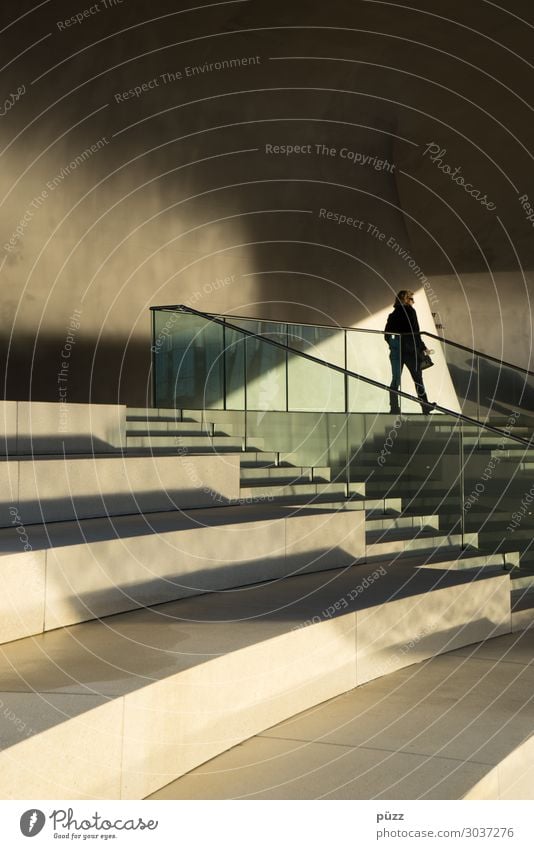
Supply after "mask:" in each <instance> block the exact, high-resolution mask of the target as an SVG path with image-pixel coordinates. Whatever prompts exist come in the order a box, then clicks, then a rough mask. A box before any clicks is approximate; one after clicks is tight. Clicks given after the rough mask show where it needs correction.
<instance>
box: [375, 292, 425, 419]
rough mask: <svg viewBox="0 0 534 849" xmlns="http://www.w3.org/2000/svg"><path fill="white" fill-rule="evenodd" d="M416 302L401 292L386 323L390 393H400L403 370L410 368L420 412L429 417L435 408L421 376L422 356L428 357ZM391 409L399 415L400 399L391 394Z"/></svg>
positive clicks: (407, 294) (409, 293)
mask: <svg viewBox="0 0 534 849" xmlns="http://www.w3.org/2000/svg"><path fill="white" fill-rule="evenodd" d="M413 302H414V299H413V292H410V291H409V290H408V289H401V291H400V292H398V294H397V297H396V298H395V303H394V304H393V312H392V313H390V314H389V316H388V320H387V323H386V328H385V331H384V336H385V339H386V342H387V343H388V345H389V359H390V362H391V389H400V383H401V373H402V367H403V366H407V368H408V371H409V372H410V374H411V376H412V379H413V382H414V384H415V390H416V392H417V397H418V398H419V401H420V404H421V410H422V411H423V413H425V415H428V413H430V411H431V410H432V409H433V407H432V403H431V402H430V401H429V400H428V398H427V397H426V391H425V387H424V384H423V376H422V373H421V355H422V354H426V353H428V350H427V348H426V346H425V343H424V342H423V340H422V339H421V331H420V329H419V322H418V321H417V313H416V311H415V309H414V307H413ZM389 407H390V412H391V413H399V412H400V407H399V396H398V395H396V394H395V392H390V393H389Z"/></svg>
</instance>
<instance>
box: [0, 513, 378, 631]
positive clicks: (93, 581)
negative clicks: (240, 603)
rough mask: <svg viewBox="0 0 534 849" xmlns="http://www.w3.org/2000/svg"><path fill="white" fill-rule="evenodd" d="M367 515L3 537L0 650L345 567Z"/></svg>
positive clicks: (143, 519) (145, 520) (186, 520)
mask: <svg viewBox="0 0 534 849" xmlns="http://www.w3.org/2000/svg"><path fill="white" fill-rule="evenodd" d="M364 523H365V515H364V513H363V512H360V513H359V514H356V515H353V514H352V513H349V512H343V511H336V510H330V509H314V510H313V511H311V510H306V509H305V508H302V509H300V510H298V511H296V510H295V509H294V508H292V507H289V508H285V507H279V506H271V505H267V506H266V505H265V504H264V505H261V506H258V507H256V506H241V505H236V506H231V507H214V508H211V509H206V510H203V509H199V510H192V511H173V512H162V513H153V514H151V515H145V516H141V515H131V516H120V517H113V518H111V517H105V518H101V519H87V520H77V521H71V522H56V523H52V524H48V525H46V526H45V525H34V526H33V527H31V528H27V529H26V531H27V535H28V539H29V548H28V550H26V551H25V550H24V545H23V544H22V543H21V537H20V535H19V534H18V533H17V529H16V528H14V527H12V528H6V529H4V530H1V531H0V567H1V568H0V587H1V590H2V592H1V593H0V642H6V641H8V640H15V639H20V638H21V637H25V636H28V635H30V634H37V633H41V632H42V631H50V630H52V629H54V628H59V627H64V626H66V625H71V624H73V623H76V622H82V621H86V620H89V619H93V618H97V617H98V618H102V617H104V616H109V615H112V614H115V613H120V612H122V611H126V610H132V609H135V608H137V607H141V606H145V605H151V604H159V603H162V602H167V601H170V600H174V599H179V598H185V597H188V596H193V595H198V594H200V593H205V592H214V591H218V592H221V591H226V590H228V589H231V588H232V587H235V586H245V585H248V584H255V583H258V582H260V581H269V580H279V579H280V578H282V577H287V576H288V575H291V574H297V573H304V572H311V571H319V570H322V571H324V570H326V569H332V568H339V567H340V566H348V565H350V564H352V563H354V562H355V561H356V560H359V559H362V558H363V557H364V555H365V532H364Z"/></svg>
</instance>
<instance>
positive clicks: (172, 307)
mask: <svg viewBox="0 0 534 849" xmlns="http://www.w3.org/2000/svg"><path fill="white" fill-rule="evenodd" d="M150 309H151V310H156V311H157V310H171V311H175V310H180V311H182V312H183V311H184V309H188V310H191V311H192V312H193V313H195V314H197V315H201V316H203V317H204V318H208V319H215V318H222V319H223V320H224V319H226V318H230V319H233V318H235V319H241V320H242V321H263V322H273V323H274V324H288V325H294V326H295V327H299V326H302V327H321V328H324V329H326V330H343V331H347V332H350V333H377V334H379V335H381V336H383V335H384V331H383V330H372V329H371V328H369V327H345V326H344V325H342V324H315V323H314V324H312V323H311V322H309V321H286V320H285V319H284V320H283V321H280V320H279V319H276V318H258V316H249V315H235V314H234V315H232V314H231V313H228V314H227V315H223V314H222V313H202V312H198V311H196V310H194V309H193V307H184V305H183V304H173V305H166V306H161V307H150ZM239 330H243V328H241V327H240V328H239ZM395 335H396V336H412V335H413V334H411V333H405V334H403V333H396V334H395ZM421 336H429V337H430V338H431V339H435V340H436V341H437V342H444V343H445V344H446V345H451V346H452V347H453V348H459V349H460V350H461V351H465V352H466V353H468V354H472V355H473V356H476V357H482V358H483V359H485V360H490V361H491V362H493V363H497V364H498V365H500V366H503V367H505V368H511V369H514V370H515V371H520V372H522V373H523V374H526V375H529V376H530V377H534V371H530V370H529V369H526V368H523V367H522V366H518V365H515V363H509V362H507V361H506V360H501V359H499V358H498V357H493V356H492V355H491V354H484V353H483V352H482V351H477V350H476V349H475V348H468V347H467V346H466V345H462V344H461V343H460V342H453V341H452V340H451V339H446V338H445V337H444V336H438V335H437V334H436V333H430V331H428V330H421ZM262 338H263V337H262Z"/></svg>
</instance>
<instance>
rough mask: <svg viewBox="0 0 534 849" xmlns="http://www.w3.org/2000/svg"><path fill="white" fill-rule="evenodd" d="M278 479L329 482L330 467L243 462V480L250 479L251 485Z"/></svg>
mask: <svg viewBox="0 0 534 849" xmlns="http://www.w3.org/2000/svg"><path fill="white" fill-rule="evenodd" d="M271 479H276V480H289V481H291V480H296V479H302V480H308V481H311V480H314V481H322V482H323V483H327V482H328V481H329V480H330V469H328V468H316V469H313V468H311V467H310V466H274V465H273V464H271V463H268V464H262V463H259V464H258V465H254V466H252V465H250V464H247V465H245V464H243V463H241V481H242V482H244V481H250V485H251V486H252V485H253V482H256V481H269V480H271Z"/></svg>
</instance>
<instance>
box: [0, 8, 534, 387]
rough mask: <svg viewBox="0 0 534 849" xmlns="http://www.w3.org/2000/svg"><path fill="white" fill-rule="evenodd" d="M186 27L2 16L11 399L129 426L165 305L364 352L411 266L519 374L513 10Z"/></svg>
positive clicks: (518, 118) (520, 137)
mask: <svg viewBox="0 0 534 849" xmlns="http://www.w3.org/2000/svg"><path fill="white" fill-rule="evenodd" d="M189 5H191V4H186V3H182V2H178V3H176V2H171V0H159V2H158V3H157V4H152V5H147V4H146V3H145V2H140V0H138V1H137V2H136V0H122V3H120V2H119V0H99V2H95V3H93V4H84V2H83V0H79V2H76V3H75V4H73V3H72V2H57V3H54V4H50V3H44V4H40V5H38V6H35V4H33V3H31V2H29V0H23V2H22V3H21V4H20V5H19V6H17V10H16V11H15V10H14V9H13V8H12V7H6V8H5V9H3V10H2V13H1V14H2V22H1V23H0V39H1V40H2V47H3V53H2V55H3V57H4V68H3V70H2V72H1V78H0V79H1V92H2V94H1V97H0V100H1V102H3V103H4V107H3V108H2V109H1V110H0V111H1V116H0V157H1V160H2V166H3V167H2V168H1V169H0V273H1V278H2V283H1V290H0V316H1V320H2V321H1V361H2V370H3V376H5V392H4V394H5V397H7V398H11V399H25V398H28V397H30V396H31V397H33V398H35V399H40V400H50V401H54V400H60V399H59V396H58V391H59V388H60V387H61V388H62V389H63V390H65V389H66V391H67V393H68V399H69V400H71V401H73V402H74V401H89V400H91V401H97V402H122V403H129V404H143V403H144V402H145V401H146V397H147V389H148V383H149V366H150V359H149V344H150V322H149V313H148V308H149V306H151V305H154V304H158V303H159V304H169V303H184V302H185V303H190V304H192V305H194V306H195V307H196V308H197V309H201V310H206V311H224V312H241V313H242V314H247V315H260V316H265V317H271V318H276V317H281V316H285V317H287V318H293V319H300V320H304V321H306V320H307V321H321V322H325V323H330V322H340V323H342V324H347V325H359V324H365V325H366V326H371V327H381V326H382V323H383V315H384V314H385V312H387V310H388V308H389V305H390V304H391V301H392V295H393V293H394V292H395V291H396V290H398V289H399V288H401V287H404V286H409V287H410V288H413V289H417V290H419V289H421V291H423V289H422V281H421V278H420V277H418V276H417V273H416V272H415V271H414V269H413V267H410V261H411V260H412V259H413V260H414V262H413V263H412V266H413V265H416V266H417V267H419V268H420V269H421V274H424V275H426V277H427V278H428V281H429V284H428V285H429V286H430V287H431V288H430V289H429V288H428V287H427V290H426V291H427V296H428V305H427V304H425V303H424V302H423V298H422V297H420V299H419V304H418V306H419V309H420V315H421V317H422V319H423V321H422V324H424V326H425V327H426V329H430V330H432V329H433V324H432V318H431V315H430V313H431V311H434V312H438V313H439V315H440V316H441V318H442V319H443V322H444V324H445V333H446V335H447V336H449V337H451V338H453V339H457V340H459V341H462V342H465V343H466V344H472V343H474V344H475V345H476V346H478V347H480V348H483V349H485V350H487V351H488V352H490V353H494V354H496V355H501V354H503V355H504V356H505V357H506V358H507V359H511V360H513V361H515V362H518V363H523V364H527V362H528V361H529V356H530V346H531V330H532V328H531V320H530V302H529V290H530V288H531V286H530V274H531V272H530V269H531V268H532V248H531V244H532V225H531V223H530V222H529V221H527V220H526V218H527V215H528V209H526V208H523V207H522V206H521V203H520V201H519V197H520V196H522V195H524V194H527V195H528V196H529V198H530V199H531V200H532V202H533V204H534V186H532V175H533V169H532V154H531V153H530V150H531V149H532V147H533V146H532V144H531V139H530V135H531V134H532V133H533V132H534V131H533V129H532V121H531V114H530V111H531V107H530V106H529V103H528V100H529V97H530V91H531V85H530V81H531V74H532V71H531V69H530V67H529V66H528V64H527V57H528V55H529V49H530V44H531V38H530V30H529V28H528V27H527V26H526V25H524V24H523V23H522V22H521V20H520V17H521V16H524V17H528V15H529V14H530V7H529V4H528V2H527V0H514V2H513V3H512V6H513V12H514V15H515V17H513V16H512V15H511V14H509V13H508V12H506V11H501V10H499V9H498V8H496V7H493V6H490V5H485V6H484V10H483V15H482V13H481V10H480V9H478V6H477V8H476V9H475V8H474V7H473V8H471V7H470V6H467V7H466V6H465V4H462V3H461V2H460V0H453V2H451V0H447V1H446V0H435V2H433V3H432V4H431V6H432V8H431V9H429V8H428V4H427V3H425V2H423V0H415V3H412V4H410V6H411V7H412V8H411V9H407V8H404V7H400V6H394V5H390V4H385V3H377V2H369V3H354V2H348V0H332V2H331V3H329V4H328V5H324V4H318V3H306V2H304V0H297V2H294V3H291V4H288V3H287V2H284V3H283V2H280V0H273V2H258V0H245V2H233V1H231V2H225V3H214V4H207V3H206V4H204V7H203V8H198V9H196V10H194V11H187V7H188V6H189ZM417 7H419V9H418V8H417ZM76 16H77V17H76ZM518 16H519V17H518ZM522 57H525V58H522ZM6 63H7V64H6ZM430 144H434V145H435V147H433V148H430V149H428V150H427V148H428V145H430ZM282 145H286V146H287V145H293V146H300V150H298V151H293V152H290V153H288V152H287V148H286V149H285V150H282V148H277V147H276V146H282ZM436 149H437V152H438V153H439V155H436ZM443 149H445V151H446V152H445V153H442V151H443ZM432 151H434V154H432ZM432 155H434V160H435V161H432V159H431V156H432ZM447 168H448V169H449V172H450V173H445V172H446V171H447ZM455 168H459V169H461V170H459V171H457V172H454V169H455ZM460 176H465V180H466V181H468V182H469V183H470V184H471V185H472V186H473V189H472V190H473V191H479V196H478V197H473V196H472V195H470V194H467V193H466V191H465V188H463V187H461V186H460V185H459V184H458V178H459V177H460ZM454 180H456V182H455V181H454ZM524 203H526V202H524ZM493 207H494V208H493ZM321 210H323V212H322V213H321ZM328 212H330V213H332V215H331V216H330V217H328ZM335 215H338V216H346V217H347V218H351V219H354V220H353V221H351V222H350V223H347V222H345V223H340V221H339V217H338V218H337V219H336V218H335ZM66 345H68V346H70V347H67V348H66V347H65V346H66ZM65 363H66V364H67V365H66V366H65V365H64V364H65ZM62 370H63V376H64V377H65V378H66V380H64V381H62V382H60V383H59V384H58V374H60V373H61V372H62Z"/></svg>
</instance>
